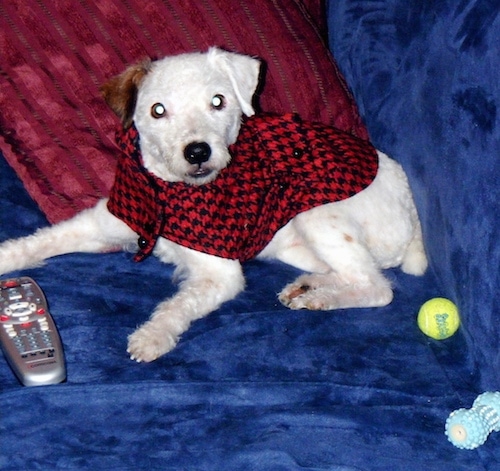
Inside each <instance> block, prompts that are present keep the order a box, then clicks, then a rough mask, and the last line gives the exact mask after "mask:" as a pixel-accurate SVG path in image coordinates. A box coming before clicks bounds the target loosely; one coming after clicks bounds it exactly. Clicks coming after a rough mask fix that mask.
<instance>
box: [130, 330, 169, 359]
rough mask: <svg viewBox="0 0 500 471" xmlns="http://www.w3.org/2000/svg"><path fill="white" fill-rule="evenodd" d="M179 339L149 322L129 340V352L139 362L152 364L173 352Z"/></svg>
mask: <svg viewBox="0 0 500 471" xmlns="http://www.w3.org/2000/svg"><path fill="white" fill-rule="evenodd" d="M177 341H178V339H177V338H176V337H174V336H172V335H170V334H169V333H168V332H165V330H163V329H161V328H158V327H157V326H156V325H155V322H154V321H148V322H146V323H145V324H143V325H142V326H141V327H140V328H139V329H137V330H136V331H135V332H134V333H133V334H132V335H130V336H129V338H128V348H127V352H128V353H129V354H130V358H131V359H132V360H135V361H137V362H139V363H140V362H150V361H154V360H156V359H157V358H159V357H161V356H162V355H164V354H165V353H167V352H169V351H170V350H172V349H173V348H174V347H175V345H176V344H177Z"/></svg>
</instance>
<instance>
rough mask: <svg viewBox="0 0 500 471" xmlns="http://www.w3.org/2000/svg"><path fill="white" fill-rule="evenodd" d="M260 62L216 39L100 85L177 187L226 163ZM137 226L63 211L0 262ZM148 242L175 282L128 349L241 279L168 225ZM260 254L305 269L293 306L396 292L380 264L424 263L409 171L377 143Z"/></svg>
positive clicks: (132, 239) (96, 243) (38, 258)
mask: <svg viewBox="0 0 500 471" xmlns="http://www.w3.org/2000/svg"><path fill="white" fill-rule="evenodd" d="M259 68H260V63H259V61H258V60H256V59H253V58H251V57H248V56H244V55H239V54H233V53H229V52H225V51H221V50H219V49H216V48H213V49H210V50H209V51H208V52H207V53H193V54H182V55H178V56H173V57H167V58H164V59H162V60H159V61H155V62H144V63H142V64H139V65H137V66H133V67H130V68H129V69H127V70H126V71H125V72H124V73H122V74H121V75H119V76H118V77H115V78H114V79H112V80H111V81H110V82H109V83H107V84H106V85H105V86H104V87H103V93H104V96H105V98H106V100H107V101H108V103H109V104H110V106H111V107H112V108H113V110H114V111H115V112H116V113H117V114H118V116H119V117H120V118H121V120H122V122H123V124H124V127H125V128H126V129H127V128H130V127H131V125H132V123H133V124H134V126H135V128H136V129H137V131H138V133H139V136H140V150H141V153H142V161H143V165H144V167H145V168H146V169H147V170H148V171H149V172H150V173H151V175H154V178H157V179H159V180H160V181H165V182H172V183H174V184H178V185H179V188H180V187H181V186H182V187H183V188H187V187H193V188H195V187H197V188H202V185H203V186H207V185H210V184H211V182H214V181H215V180H216V179H217V178H218V176H219V173H220V172H222V171H224V169H225V168H226V167H228V166H230V165H231V154H230V152H229V151H228V147H229V146H231V145H232V144H233V143H234V142H235V141H236V139H237V137H238V133H239V131H240V126H241V119H242V115H246V116H251V115H253V114H254V110H253V108H252V96H253V94H254V92H255V89H256V87H257V82H258V76H259ZM320 178H321V175H320ZM179 217H180V218H181V219H182V215H179ZM137 238H138V234H137V233H136V232H134V231H133V230H132V229H131V228H130V227H129V225H127V224H126V223H125V222H122V220H120V219H118V218H117V217H115V216H114V215H112V214H111V213H110V212H109V211H108V209H107V200H102V201H100V202H99V203H98V204H97V205H96V206H95V207H94V208H91V209H88V210H85V211H83V212H82V213H80V214H78V215H76V216H75V217H74V218H72V219H70V220H68V221H64V222H62V223H59V224H56V225H54V226H52V227H48V228H43V229H40V230H39V231H37V232H36V233H35V234H34V235H32V236H28V237H25V238H21V239H17V240H9V241H6V242H4V243H2V244H1V245H0V273H7V272H10V271H12V270H18V269H23V268H26V267H28V266H34V265H40V264H41V263H42V261H43V260H44V259H46V258H48V257H52V256H55V255H60V254H65V253H70V252H104V251H109V250H113V249H116V248H117V247H120V248H122V249H126V250H130V248H131V247H135V248H137ZM143 242H144V241H143ZM146 242H147V241H146ZM155 242H156V243H155V245H154V254H155V255H156V256H158V257H159V258H160V259H161V260H162V261H163V262H165V263H173V264H175V265H176V266H177V270H178V273H179V274H180V275H181V279H182V281H181V283H180V287H179V290H178V292H177V293H176V294H175V295H174V296H173V297H172V298H170V299H167V300H165V301H163V302H162V303H160V304H159V305H158V306H157V308H156V310H155V311H154V313H153V314H152V316H151V318H150V319H149V320H148V321H147V322H146V323H144V324H143V325H142V326H141V327H140V328H138V329H137V330H136V331H135V332H134V333H133V334H132V335H130V337H129V342H128V352H129V354H130V356H131V358H132V359H135V360H136V361H146V362H149V361H153V360H155V359H156V358H158V357H159V356H161V355H163V354H164V353H166V352H168V351H170V350H171V349H172V348H174V346H175V345H176V343H177V341H178V339H179V337H180V335H181V334H182V333H183V332H184V331H186V330H187V329H188V327H189V325H190V324H191V322H192V321H194V320H195V319H199V318H201V317H203V316H205V315H207V314H209V313H210V312H211V311H213V310H215V309H217V308H218V307H219V306H220V305H221V304H222V303H223V302H225V301H227V300H230V299H232V298H234V297H235V296H236V295H237V294H238V293H239V292H240V291H241V290H242V289H243V288H244V278H243V274H242V268H241V264H240V261H239V260H235V259H230V258H223V257H219V256H215V255H211V254H208V253H204V252H201V251H199V250H193V249H192V248H188V247H185V246H183V245H182V244H179V243H174V242H172V241H170V240H167V239H166V238H164V237H160V238H159V239H158V240H157V241H155ZM146 245H147V244H146ZM257 257H258V258H261V259H278V260H281V261H283V262H285V263H288V264H290V265H293V266H295V267H298V268H300V269H302V270H304V271H305V272H306V273H304V274H303V275H301V276H300V277H299V278H298V279H297V280H295V281H294V282H293V283H291V284H289V285H288V286H286V287H285V288H284V289H283V291H282V292H281V293H280V294H279V299H280V301H281V302H282V303H283V304H285V305H286V306H289V307H290V308H292V309H301V308H306V309H323V310H330V309H338V308H349V307H372V306H384V305H387V304H388V303H390V302H391V300H392V297H393V293H392V289H391V286H390V283H389V281H388V280H387V279H386V278H385V277H384V276H383V275H382V273H381V270H382V269H385V268H389V267H395V266H399V265H401V267H402V270H403V271H405V272H406V273H411V274H414V275H421V274H422V273H423V272H424V271H425V269H426V267H427V260H426V256H425V252H424V247H423V243H422V234H421V228H420V223H419V220H418V217H417V212H416V209H415V206H414V203H413V200H412V196H411V193H410V189H409V186H408V183H407V179H406V176H405V174H404V172H403V170H402V169H401V167H400V166H399V165H398V164H397V163H396V162H394V161H393V160H391V159H389V158H388V157H387V156H385V155H384V154H382V153H380V152H378V174H377V176H376V178H375V179H374V181H373V182H372V183H371V184H370V185H369V186H368V187H367V188H366V189H364V190H363V191H361V192H360V193H358V194H356V195H355V196H352V197H350V198H348V199H344V200H342V201H337V202H334V203H329V204H323V205H320V206H317V207H314V208H313V209H310V210H307V211H304V212H301V213H299V214H298V215H296V216H295V217H294V218H293V219H292V220H290V221H289V222H288V223H287V224H286V225H284V227H282V228H281V229H279V230H278V232H276V234H275V235H274V237H273V238H272V240H271V241H270V242H269V243H268V245H267V246H266V247H265V248H264V249H263V250H261V251H260V253H259V254H258V255H257Z"/></svg>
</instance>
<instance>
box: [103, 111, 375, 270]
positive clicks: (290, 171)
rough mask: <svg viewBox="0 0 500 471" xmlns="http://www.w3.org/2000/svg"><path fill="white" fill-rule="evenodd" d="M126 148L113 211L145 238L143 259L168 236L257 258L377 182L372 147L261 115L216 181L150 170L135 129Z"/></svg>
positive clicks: (126, 135) (122, 137) (288, 118)
mask: <svg viewBox="0 0 500 471" xmlns="http://www.w3.org/2000/svg"><path fill="white" fill-rule="evenodd" d="M117 142H118V145H119V146H120V148H121V149H122V151H123V152H122V156H121V158H120V160H119V163H118V168H117V173H116V179H115V182H114V185H113V188H112V189H111V194H110V198H109V201H108V209H109V210H110V212H111V213H112V214H114V215H115V216H117V217H118V218H120V219H121V220H123V221H124V222H126V223H127V224H128V225H129V226H130V227H131V228H132V229H133V230H134V231H135V232H137V233H138V234H139V236H140V237H139V249H140V250H139V253H138V254H137V256H136V260H138V261H139V260H142V259H143V258H144V257H145V256H147V255H149V254H150V253H151V251H152V250H153V248H154V246H155V243H156V240H157V239H158V237H159V236H163V237H165V238H167V239H169V240H171V241H173V242H176V243H177V244H180V245H183V246H185V247H189V248H191V249H195V250H198V251H201V252H205V253H209V254H211V255H216V256H219V257H223V258H230V259H238V260H240V261H246V260H250V259H251V258H254V257H255V256H256V255H257V254H258V253H259V252H261V251H262V250H263V249H264V247H265V246H266V245H267V244H268V243H269V242H270V241H271V239H272V237H273V236H274V234H275V233H276V232H277V231H278V230H279V229H280V228H281V227H283V226H284V225H285V224H286V223H287V222H288V221H290V219H292V218H293V217H294V216H296V215H297V214H298V213H301V212H303V211H306V210H308V209H311V208H313V207H315V206H318V205H322V204H326V203H330V202H334V201H339V200H343V199H346V198H349V197H351V196H353V195H355V194H356V193H359V192H360V191H362V190H363V189H364V188H366V187H367V186H368V185H369V184H370V183H371V182H372V181H373V179H374V178H375V175H376V174H377V169H378V156H377V152H376V150H375V149H374V147H373V146H372V145H371V144H370V143H369V142H368V141H364V140H361V139H359V138H356V137H354V136H353V135H352V134H348V133H345V132H342V131H340V130H338V129H336V128H334V127H331V126H324V125H322V124H317V123H309V122H303V121H302V120H301V119H300V118H299V117H298V116H297V115H292V114H287V115H283V116H274V115H263V116H253V117H251V118H249V119H247V120H246V121H245V123H244V124H243V126H242V128H241V131H240V134H239V137H238V140H237V142H236V143H235V144H233V145H232V146H231V147H230V152H231V156H232V160H231V162H230V164H229V165H228V166H227V167H226V168H225V169H223V170H222V171H221V172H220V174H219V175H218V177H217V178H216V179H215V180H214V181H213V182H211V183H208V184H206V185H202V186H194V185H188V184H185V183H182V182H175V183H169V182H165V181H164V180H161V179H160V178H158V177H156V176H155V175H154V174H152V173H150V172H148V171H147V170H146V169H145V168H144V167H143V166H142V160H141V155H140V150H139V149H140V142H139V135H138V133H137V131H136V129H135V128H134V127H132V128H130V129H129V130H127V131H125V132H122V133H119V134H118V136H117Z"/></svg>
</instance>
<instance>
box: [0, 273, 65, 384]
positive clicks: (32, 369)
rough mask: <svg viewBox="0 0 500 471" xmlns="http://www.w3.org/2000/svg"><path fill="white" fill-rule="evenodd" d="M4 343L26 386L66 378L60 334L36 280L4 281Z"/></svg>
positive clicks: (0, 296) (0, 316) (0, 336)
mask: <svg viewBox="0 0 500 471" xmlns="http://www.w3.org/2000/svg"><path fill="white" fill-rule="evenodd" d="M0 344H1V346H2V350H3V352H4V355H5V357H6V358H7V361H8V362H9V364H10V366H11V368H12V370H13V371H14V373H15V374H16V376H17V378H18V379H19V381H20V382H21V383H22V384H23V385H24V386H41V385H45V384H56V383H60V382H61V381H64V380H65V379H66V365H65V361H64V353H63V349H62V344H61V339H60V338H59V333H58V331H57V328H56V325H55V324H54V320H53V319H52V316H51V315H50V313H49V310H48V308H47V302H46V300H45V296H44V294H43V292H42V290H41V288H40V287H39V286H38V284H37V283H36V282H35V281H34V280H33V279H32V278H28V277H27V276H23V277H20V278H10V279H6V280H0Z"/></svg>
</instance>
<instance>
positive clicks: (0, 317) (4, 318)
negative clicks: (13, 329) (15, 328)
mask: <svg viewBox="0 0 500 471" xmlns="http://www.w3.org/2000/svg"><path fill="white" fill-rule="evenodd" d="M8 320H10V317H9V316H7V315H6V314H2V315H0V322H7V321H8Z"/></svg>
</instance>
